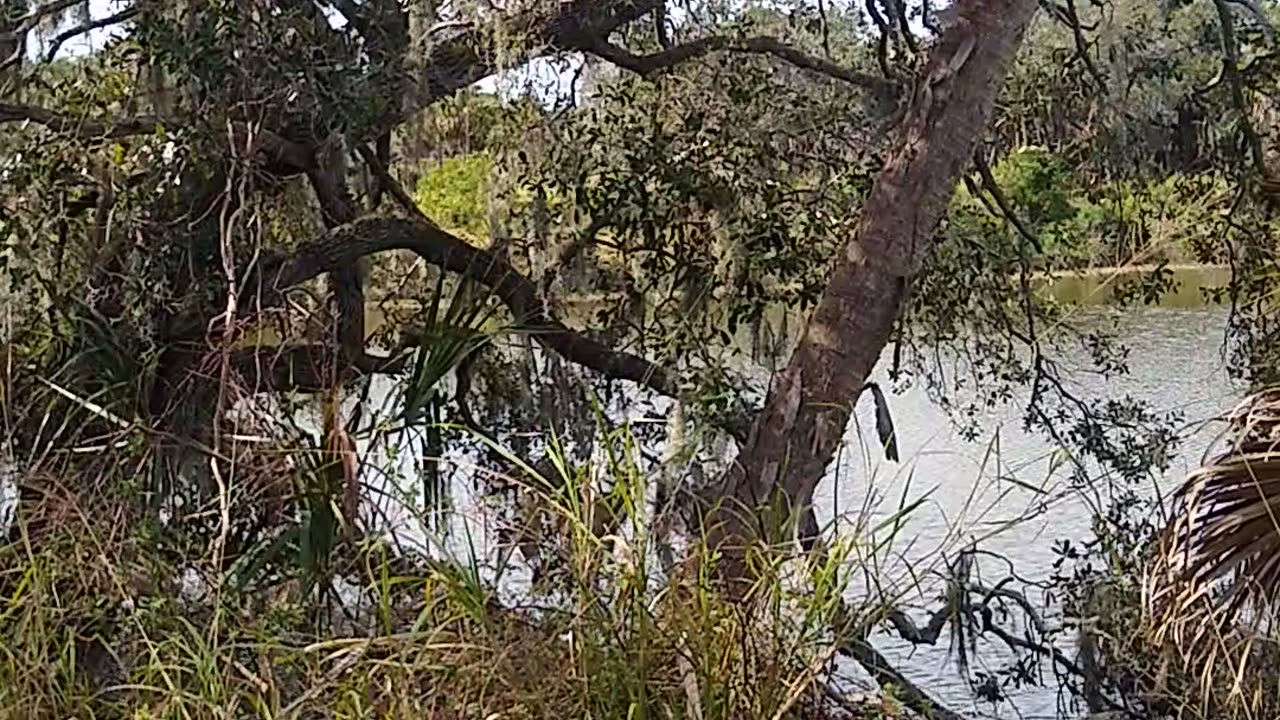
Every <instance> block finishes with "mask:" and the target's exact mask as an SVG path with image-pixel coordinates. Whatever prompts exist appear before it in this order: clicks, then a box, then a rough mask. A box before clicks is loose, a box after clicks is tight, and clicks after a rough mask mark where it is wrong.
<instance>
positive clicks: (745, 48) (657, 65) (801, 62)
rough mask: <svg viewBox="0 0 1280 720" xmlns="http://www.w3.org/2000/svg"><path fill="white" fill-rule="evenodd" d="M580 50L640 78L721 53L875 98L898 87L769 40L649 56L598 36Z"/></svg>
mask: <svg viewBox="0 0 1280 720" xmlns="http://www.w3.org/2000/svg"><path fill="white" fill-rule="evenodd" d="M581 49H582V50H584V51H587V52H590V53H591V54H593V55H596V56H597V57H600V58H602V59H604V60H607V61H609V62H611V63H613V64H614V65H617V66H618V67H621V68H625V69H627V70H630V71H632V72H634V73H637V74H639V75H641V76H643V77H649V76H651V75H655V74H657V73H660V72H663V71H665V70H669V69H671V68H673V67H675V66H676V65H679V64H680V63H683V62H687V61H689V60H693V59H695V58H699V57H703V56H705V55H709V54H711V53H713V52H718V51H722V50H728V51H732V52H741V53H750V54H755V55H772V56H773V57H776V58H778V59H779V60H782V61H784V62H787V63H789V64H791V65H794V66H796V67H798V68H801V69H803V70H809V71H811V72H815V73H818V74H820V75H826V76H827V77H831V78H835V79H837V80H841V81H844V82H847V83H849V84H851V85H856V86H858V87H861V88H864V89H866V90H870V91H871V92H873V93H875V94H876V95H877V96H878V97H895V96H897V94H898V92H899V87H898V84H897V83H894V82H893V81H891V80H886V79H885V78H882V77H880V76H878V75H871V74H869V73H863V72H858V71H856V70H850V69H849V68H846V67H842V66H840V65H837V64H836V63H833V62H831V61H829V60H825V59H823V58H819V57H814V56H812V55H809V54H807V53H804V52H801V51H800V50H797V49H796V48H794V47H791V46H790V45H787V44H786V43H784V42H782V41H780V40H778V39H777V38H772V37H763V36H762V37H752V38H746V39H743V40H734V39H732V38H727V37H724V36H721V35H713V36H711V37H705V38H700V39H698V40H693V41H690V42H687V43H684V44H683V45H677V46H675V47H673V48H670V49H669V50H662V51H661V52H656V53H653V54H651V55H636V54H634V53H632V52H631V51H630V50H627V49H626V48H623V47H619V46H617V45H614V44H613V43H610V42H608V41H606V40H603V39H601V38H599V37H594V38H591V39H590V40H589V41H588V42H586V43H585V44H583V45H582V46H581Z"/></svg>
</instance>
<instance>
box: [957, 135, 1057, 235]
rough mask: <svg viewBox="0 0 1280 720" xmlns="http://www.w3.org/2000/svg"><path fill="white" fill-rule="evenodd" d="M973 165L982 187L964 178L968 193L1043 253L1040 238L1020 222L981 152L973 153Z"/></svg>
mask: <svg viewBox="0 0 1280 720" xmlns="http://www.w3.org/2000/svg"><path fill="white" fill-rule="evenodd" d="M973 165H974V168H975V169H977V171H978V177H980V178H981V179H982V187H978V185H977V184H976V183H974V182H973V179H972V178H969V177H967V176H966V177H965V179H964V184H965V187H966V188H967V189H968V190H969V193H970V194H971V195H973V196H974V197H975V198H977V199H978V200H980V201H982V203H983V204H984V205H986V206H987V210H988V211H990V212H991V214H992V215H1000V216H1003V217H1004V219H1005V220H1006V221H1007V222H1008V223H1009V224H1010V225H1012V226H1013V228H1014V229H1015V230H1017V231H1018V234H1019V235H1021V236H1022V237H1023V239H1024V240H1026V241H1027V242H1029V243H1031V247H1033V248H1035V249H1036V252H1039V253H1043V252H1044V246H1043V245H1041V244H1040V238H1038V237H1036V234H1035V233H1033V232H1031V228H1029V227H1027V224H1026V223H1024V222H1023V221H1022V218H1021V217H1020V216H1019V215H1018V212H1017V210H1015V209H1014V207H1013V203H1011V202H1009V198H1008V197H1007V196H1006V195H1005V194H1004V191H1003V190H1001V189H1000V183H998V182H996V177H995V175H994V174H992V172H991V165H990V164H988V163H987V159H986V158H984V157H982V153H981V152H978V153H974V156H973ZM983 190H986V191H987V193H988V194H989V195H991V199H992V200H994V201H995V203H996V207H994V208H993V207H991V206H990V204H989V203H987V201H986V198H984V197H983V194H982V191H983ZM997 211H998V212H997Z"/></svg>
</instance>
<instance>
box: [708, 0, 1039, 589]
mask: <svg viewBox="0 0 1280 720" xmlns="http://www.w3.org/2000/svg"><path fill="white" fill-rule="evenodd" d="M1036 7H1037V3H1036V1H1035V0H958V3H957V13H956V17H955V19H954V20H953V21H952V22H951V23H950V25H949V26H948V27H946V28H944V30H943V33H942V35H941V36H940V37H939V39H938V41H937V42H936V43H935V44H934V46H933V48H932V49H931V50H930V52H929V55H928V61H927V62H926V63H925V64H924V66H923V68H922V69H921V70H920V72H919V73H918V75H917V77H916V79H915V83H914V90H913V92H912V96H911V98H910V101H909V104H908V106H907V111H906V114H905V115H904V118H903V122H902V125H901V126H900V127H899V130H898V133H899V137H898V140H899V141H898V146H897V149H896V150H895V151H894V152H893V153H892V154H891V155H890V157H889V158H888V160H887V162H886V163H885V166H884V168H883V170H882V171H881V173H880V176H879V177H878V178H877V180H876V183H875V185H874V186H873V188H872V190H871V193H870V195H869V196H868V198H867V201H866V204H865V205H864V207H863V209H862V219H861V223H860V225H859V229H858V232H857V234H856V236H855V237H853V238H851V239H850V241H849V243H848V245H847V246H846V247H845V248H844V250H843V252H842V253H840V254H839V256H838V258H837V259H836V261H835V266H834V267H833V269H832V272H831V276H830V280H829V281H828V283H827V287H826V289H825V290H824V292H823V295H822V297H821V298H820V300H819V303H818V306H817V308H816V309H815V310H814V313H813V315H812V316H811V317H810V319H809V321H808V324H807V325H806V327H805V330H804V332H803V334H802V335H801V338H800V341H799V343H798V345H797V347H796V348H795V350H794V351H793V353H792V356H791V358H790V360H789V362H788V364H787V367H786V368H785V369H784V370H783V372H782V373H780V374H779V375H778V376H776V377H775V379H774V383H773V387H772V389H771V391H770V393H769V396H768V398H767V399H766V403H765V407H764V410H763V411H762V412H761V413H760V415H759V416H758V417H757V419H756V423H755V426H754V428H753V430H752V432H751V436H750V438H749V440H748V442H747V443H746V445H745V446H744V447H743V448H742V450H741V451H740V453H739V455H738V458H737V460H736V462H734V463H733V465H732V466H731V468H730V469H729V470H728V471H727V473H726V474H725V477H724V479H723V484H722V486H721V487H720V495H719V497H717V498H713V499H711V500H713V501H714V505H713V506H712V507H711V508H710V509H709V512H708V514H707V515H706V516H705V522H706V527H707V532H708V541H709V542H710V543H711V547H712V548H713V549H719V550H720V552H721V553H722V557H723V560H724V566H723V567H722V568H721V570H722V573H724V574H725V577H726V579H728V580H731V581H741V580H749V573H748V572H747V568H746V565H745V561H746V557H747V549H748V548H750V547H752V546H756V545H759V544H760V543H766V544H772V543H780V542H782V541H784V540H786V539H788V538H789V537H790V535H789V533H790V530H791V528H792V525H793V522H794V517H795V513H796V511H798V510H800V509H801V508H803V507H805V506H807V505H808V504H809V503H810V501H811V499H812V497H813V492H814V489H815V488H816V487H817V484H818V482H819V480H821V478H822V476H823V474H824V472H825V470H826V468H827V465H828V464H829V463H830V462H831V459H832V457H833V456H834V454H835V451H836V450H837V449H838V448H839V446H840V444H841V441H842V439H843V437H844V432H845V428H846V426H847V425H848V421H849V416H850V414H851V411H852V409H853V406H854V403H855V401H856V400H857V398H858V395H859V394H860V393H861V391H862V388H863V386H864V385H865V383H866V381H867V378H868V376H869V375H870V374H871V370H872V369H873V368H874V366H875V364H876V361H877V360H878V359H879V357H880V353H881V351H882V350H883V348H884V346H885V345H886V344H887V343H888V341H889V339H890V334H891V332H892V330H893V327H894V323H895V321H896V320H897V317H898V314H899V311H900V310H901V306H902V304H903V302H904V299H905V288H906V287H907V283H908V282H909V280H910V279H911V278H912V277H913V276H915V275H916V274H917V273H918V272H919V271H920V267H921V265H922V263H923V262H924V260H925V258H926V257H927V255H928V254H929V252H930V251H931V250H932V248H933V244H934V237H933V236H934V231H935V230H936V228H937V226H938V223H939V221H940V220H941V218H942V216H943V213H944V212H945V211H946V208H947V205H948V203H949V202H950V200H951V197H952V194H953V192H954V190H955V186H956V183H957V182H958V181H959V180H960V179H961V177H962V175H963V173H964V172H965V171H966V169H967V168H968V166H969V163H970V161H971V160H972V157H973V152H974V149H975V146H976V144H977V143H978V141H979V140H980V139H981V137H982V135H983V133H984V132H985V129H986V127H987V124H988V121H989V119H990V116H991V113H992V109H993V107H994V105H995V99H996V96H997V95H998V94H999V91H1000V88H1001V85H1002V84H1003V80H1004V76H1005V73H1006V71H1007V68H1008V66H1009V64H1010V62H1011V61H1012V59H1013V57H1014V55H1015V54H1016V52H1017V49H1018V47H1019V46H1020V44H1021V42H1022V37H1023V34H1024V32H1025V30H1026V27H1027V24H1028V23H1029V22H1030V19H1031V17H1032V15H1033V14H1034V13H1035V10H1036Z"/></svg>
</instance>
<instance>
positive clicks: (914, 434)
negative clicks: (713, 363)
mask: <svg viewBox="0 0 1280 720" xmlns="http://www.w3.org/2000/svg"><path fill="white" fill-rule="evenodd" d="M1077 312H1079V313H1081V315H1080V316H1079V317H1078V318H1077V319H1076V321H1075V322H1076V324H1077V325H1081V324H1083V325H1085V326H1087V325H1088V324H1089V323H1090V322H1095V321H1097V319H1101V318H1102V317H1103V316H1104V315H1106V314H1109V313H1112V311H1111V310H1108V309H1105V308H1099V307H1080V308H1078V309H1077ZM1090 318H1095V319H1094V320H1091V319H1090ZM1226 320H1227V309H1226V308H1223V307H1216V306H1203V305H1202V306H1200V307H1190V308H1185V307H1184V308H1178V307H1173V308H1139V309H1129V310H1126V311H1124V312H1123V314H1121V315H1119V323H1120V325H1119V332H1120V337H1122V338H1123V341H1124V343H1125V344H1126V345H1127V347H1128V348H1129V351H1130V352H1129V360H1128V363H1129V369H1130V373H1129V374H1128V375H1126V376H1123V377H1119V378H1114V379H1111V380H1107V379H1104V378H1103V377H1101V376H1100V375H1098V374H1096V373H1094V372H1092V371H1091V368H1090V365H1089V358H1088V356H1087V354H1086V353H1085V352H1084V350H1083V349H1080V350H1077V351H1075V352H1074V354H1073V353H1072V352H1070V351H1068V352H1067V354H1066V355H1065V356H1058V359H1059V360H1060V361H1061V365H1062V367H1063V370H1064V372H1065V373H1066V376H1065V378H1064V381H1065V384H1066V385H1068V386H1069V388H1070V389H1071V390H1072V391H1073V392H1074V393H1076V394H1077V395H1078V396H1079V397H1082V398H1085V399H1089V400H1102V399H1105V398H1110V397H1118V396H1121V395H1123V394H1125V393H1128V394H1131V395H1133V396H1134V397H1136V398H1138V399H1143V400H1147V401H1149V402H1151V403H1153V405H1154V408H1155V409H1156V410H1158V411H1172V410H1178V411H1181V412H1182V413H1183V415H1184V417H1185V419H1186V421H1187V425H1186V427H1185V432H1184V440H1183V444H1182V446H1181V448H1180V451H1179V454H1178V455H1176V456H1175V457H1174V458H1173V462H1172V465H1171V468H1170V470H1169V472H1168V473H1167V475H1166V476H1165V477H1163V478H1160V479H1159V480H1158V482H1156V481H1153V482H1152V486H1151V487H1149V488H1145V490H1146V492H1149V493H1154V492H1156V491H1157V489H1158V490H1159V491H1161V492H1162V493H1164V494H1166V495H1167V494H1168V492H1169V491H1171V490H1172V489H1173V488H1175V487H1176V486H1177V485H1178V483H1179V481H1180V479H1181V478H1182V477H1183V476H1184V475H1185V473H1186V472H1187V471H1188V470H1189V469H1191V468H1194V467H1195V466H1196V465H1197V464H1198V462H1199V459H1200V457H1201V455H1202V454H1203V453H1204V451H1205V450H1206V448H1207V446H1208V445H1209V443H1210V442H1211V441H1212V440H1213V439H1214V438H1215V436H1216V433H1217V432H1218V431H1219V430H1220V428H1219V427H1217V426H1216V425H1214V424H1207V425H1206V424H1205V423H1206V421H1209V420H1210V419H1211V418H1213V417H1215V416H1217V415H1219V414H1221V413H1222V412H1224V411H1226V410H1229V409H1230V408H1231V407H1232V406H1234V405H1235V404H1236V402H1238V400H1239V398H1240V397H1241V394H1242V388H1240V387H1238V386H1237V385H1236V384H1234V383H1233V382H1232V381H1231V380H1230V379H1229V378H1228V376H1227V372H1226V362H1225V358H1224V356H1223V340H1224V332H1225V327H1226ZM888 362H889V357H888V356H887V355H886V358H885V359H884V360H883V361H882V364H881V367H879V368H877V372H876V373H875V375H874V376H873V377H874V378H875V379H877V380H879V381H881V383H882V386H884V387H885V389H886V391H887V392H888V393H889V402H890V405H891V408H892V411H893V416H894V421H895V425H896V428H897V435H898V442H899V446H900V453H901V458H902V461H901V462H900V463H891V462H888V461H885V460H884V459H883V457H882V455H881V453H880V452H879V448H878V446H876V444H875V443H876V441H875V433H874V423H875V420H874V408H873V403H872V402H871V400H870V398H869V397H864V398H863V399H862V400H861V401H860V402H859V406H858V408H857V413H856V422H854V423H851V425H850V428H849V430H848V435H847V437H846V440H847V443H846V449H845V450H844V451H843V452H842V453H841V455H840V456H839V458H838V461H837V462H836V463H835V464H834V466H833V467H832V469H831V470H830V472H829V474H828V476H827V478H826V479H825V480H824V482H823V483H822V485H821V486H820V487H819V490H818V494H817V498H816V503H817V506H818V514H819V521H820V522H822V523H823V524H824V525H826V524H827V523H830V522H831V521H832V520H833V519H834V518H837V517H840V518H842V519H844V527H845V528H846V529H847V528H849V527H852V525H853V523H854V522H855V521H856V519H857V518H858V517H859V516H863V517H864V518H865V517H870V518H871V519H872V521H873V522H872V524H874V521H875V520H877V519H883V518H887V517H890V516H892V515H893V514H894V513H895V512H897V510H898V507H899V504H900V503H902V504H910V503H912V502H914V501H915V500H917V499H920V498H925V500H924V502H923V504H921V505H920V506H919V507H917V508H916V509H915V510H914V511H913V512H912V513H911V514H910V515H909V516H908V517H907V518H906V520H905V522H904V524H903V527H902V529H901V531H900V532H899V533H898V534H897V536H896V537H897V539H896V541H895V543H894V544H893V545H892V546H891V547H890V548H889V549H888V550H887V551H885V552H881V553H880V554H879V556H878V558H877V562H878V563H879V571H878V573H877V582H879V583H881V585H882V587H885V588H886V589H887V590H889V591H892V590H893V589H894V588H900V589H902V590H903V591H906V590H907V589H908V588H912V587H914V583H913V582H912V577H919V578H921V579H922V586H923V590H920V591H913V592H906V594H905V596H904V597H903V599H902V600H901V601H900V603H899V604H900V606H901V607H903V609H907V610H908V611H909V612H911V614H912V615H913V617H914V618H915V620H916V621H917V623H920V624H923V623H924V622H925V620H926V619H927V616H928V613H929V612H930V611H932V610H933V609H935V608H937V607H938V605H939V603H938V601H937V600H936V597H935V596H936V593H937V591H938V589H939V588H940V587H941V579H940V573H941V571H942V570H943V568H944V565H943V564H942V563H943V558H944V557H946V558H954V557H955V553H956V552H957V551H958V550H959V549H960V548H962V547H964V546H966V545H967V544H969V543H971V542H973V541H974V540H975V539H976V540H977V541H978V547H979V548H980V549H982V550H984V551H988V552H991V553H996V554H999V555H1002V556H1004V557H1005V558H1007V559H1008V560H1009V561H1010V562H1012V563H1013V566H1014V568H1015V570H1016V572H1017V573H1018V575H1019V576H1021V577H1024V578H1028V579H1031V580H1039V579H1044V578H1045V577H1047V576H1048V574H1049V573H1050V571H1051V566H1052V564H1053V562H1054V560H1055V558H1056V556H1055V555H1054V553H1053V552H1052V550H1051V547H1052V543H1053V542H1054V541H1055V540H1060V539H1070V540H1072V541H1073V542H1076V543H1079V542H1081V541H1084V540H1086V539H1088V537H1089V534H1090V513H1089V510H1088V506H1087V505H1086V503H1085V501H1084V499H1083V498H1082V497H1081V496H1080V495H1079V494H1078V493H1077V492H1075V491H1072V490H1071V489H1070V488H1069V486H1068V485H1067V483H1066V480H1067V478H1066V475H1067V472H1068V469H1067V468H1066V467H1065V466H1064V465H1063V464H1062V463H1061V462H1060V461H1059V462H1058V463H1056V464H1055V462H1054V460H1053V456H1054V454H1055V448H1054V447H1053V446H1052V445H1051V444H1050V443H1049V442H1047V441H1046V439H1045V438H1043V437H1041V436H1039V435H1037V434H1033V433H1027V432H1024V431H1023V429H1022V410H1023V408H1024V407H1025V405H1026V402H1027V399H1028V396H1027V393H1025V392H1024V393H1023V394H1022V395H1021V396H1019V397H1016V398H1015V399H1014V400H1013V401H1012V402H1011V403H1009V404H1008V405H1006V406H1004V407H1000V408H997V409H995V410H993V411H990V412H988V413H986V414H985V415H984V416H982V417H980V418H979V420H980V425H981V428H982V432H981V433H980V436H979V437H978V438H977V439H976V440H972V441H969V440H966V439H964V438H963V437H962V436H961V433H960V431H959V430H958V429H957V428H956V427H954V426H953V424H952V423H951V422H950V420H949V419H948V417H947V416H946V414H945V413H944V412H943V411H942V410H941V409H939V408H938V407H937V406H936V405H935V404H934V403H933V402H932V401H931V400H930V399H929V397H928V396H927V393H926V392H925V391H924V390H923V389H922V388H919V387H916V388H910V389H907V390H905V391H904V392H902V393H901V394H898V393H895V392H893V390H892V389H891V388H890V387H888V383H887V382H885V378H884V373H885V372H886V370H885V367H886V366H887V364H888ZM873 450H874V452H873ZM1055 468H1056V469H1055ZM461 474H462V475H466V474H467V473H466V472H465V471H464V472H463V473H461ZM1009 477H1013V478H1016V479H1017V480H1018V482H1016V483H1015V482H1011V481H1009V480H1008V479H1007V478H1009ZM470 485H471V483H470V482H465V481H462V482H455V484H454V489H453V491H452V492H453V495H454V503H455V508H456V511H457V512H456V514H455V516H454V517H453V518H452V519H451V520H450V523H449V524H450V527H451V532H450V536H449V537H448V538H431V539H429V538H428V535H430V534H431V533H427V532H425V531H423V530H422V529H421V528H420V527H419V528H412V527H409V528H405V529H403V530H402V534H401V538H402V539H404V540H407V541H408V543H409V544H413V545H426V546H435V547H441V546H444V547H447V548H449V549H450V551H451V552H453V553H454V554H456V556H458V557H459V559H465V558H466V557H467V556H469V555H471V554H472V553H475V554H477V555H479V556H481V557H485V556H488V557H492V553H493V552H494V551H495V550H496V548H495V546H494V537H493V528H492V527H491V526H490V524H489V520H488V518H487V517H486V516H485V514H484V513H483V512H481V511H480V510H479V508H478V507H477V501H476V498H475V497H473V496H472V491H471V490H470V489H469V486H470ZM866 526H867V524H866V523H865V522H864V524H863V527H866ZM868 544H869V543H868ZM979 567H980V568H981V572H982V580H983V582H984V583H985V584H987V585H993V584H995V583H996V582H998V581H999V580H1000V579H1001V578H1002V577H1003V576H1004V575H1005V574H1007V566H1005V565H1003V564H1002V563H1001V562H1000V561H997V560H994V559H991V558H983V559H981V560H980V562H979ZM524 577H525V576H524V573H523V572H520V571H516V572H514V573H513V574H510V575H509V576H508V577H507V580H508V581H509V582H504V583H503V585H504V586H505V588H504V589H505V590H506V592H503V593H502V594H503V595H506V596H508V597H509V598H510V599H512V600H514V599H515V598H516V597H518V595H519V590H517V588H518V587H519V586H521V585H523V579H524ZM865 587H866V586H865V583H864V582H863V580H862V578H861V577H860V576H855V577H853V578H852V581H851V585H850V588H849V597H850V599H851V600H857V599H858V598H860V597H865ZM1030 597H1031V599H1032V601H1033V602H1037V604H1039V602H1040V598H1037V597H1034V596H1030ZM1046 621H1047V622H1049V624H1050V625H1053V624H1054V623H1053V618H1051V617H1047V618H1046ZM1010 630H1011V631H1013V632H1014V634H1020V633H1021V629H1020V627H1019V626H1010ZM874 642H875V644H876V645H877V647H879V648H880V649H881V650H882V651H883V652H884V653H885V654H886V655H887V656H888V657H889V658H890V659H891V660H893V661H894V662H895V663H896V664H898V666H899V667H900V668H901V669H903V670H904V671H905V672H906V673H907V674H908V676H909V677H910V678H911V679H912V680H914V681H915V682H917V683H918V684H919V685H920V686H922V687H924V688H927V689H928V690H929V691H930V692H932V693H934V694H935V696H936V697H938V698H939V699H940V700H943V701H945V702H947V703H948V704H949V705H950V706H951V707H953V708H956V709H963V710H965V711H966V712H968V713H970V714H972V716H973V717H1016V716H1020V717H1023V718H1054V717H1060V716H1061V715H1059V712H1060V710H1061V711H1062V712H1063V713H1064V714H1066V716H1071V714H1070V713H1067V711H1066V708H1065V706H1060V699H1059V697H1058V694H1057V690H1056V686H1053V677H1052V675H1051V674H1048V673H1047V674H1046V676H1045V677H1046V681H1047V682H1048V683H1049V684H1050V685H1051V687H1049V688H1029V689H1022V690H1018V691H1012V692H1011V694H1012V696H1013V700H1014V702H1015V703H1016V706H1017V713H1015V712H1014V711H1013V710H1012V709H1011V708H1010V707H1009V706H1008V705H1003V706H1001V707H999V708H996V709H993V708H991V707H990V706H984V705H981V704H977V703H975V702H974V701H973V699H972V695H971V693H970V691H969V689H968V687H967V685H966V684H965V682H964V681H963V680H962V679H961V678H960V677H959V675H958V673H957V670H956V668H955V664H954V662H949V660H948V648H947V636H946V633H945V632H944V634H943V637H942V638H941V639H940V640H939V645H938V646H936V647H926V646H922V647H913V646H911V645H910V644H908V643H905V642H904V641H902V640H900V639H898V638H896V637H894V636H893V635H891V634H889V633H887V632H882V633H880V634H878V635H877V636H875V637H874ZM1059 647H1060V648H1061V649H1062V650H1063V651H1064V652H1067V653H1068V654H1069V655H1073V654H1074V648H1073V647H1071V645H1070V643H1069V640H1064V641H1062V642H1060V644H1059ZM1002 659H1007V653H1005V652H1003V646H999V645H990V644H984V643H981V642H980V643H979V653H978V656H977V658H976V659H975V660H973V661H972V670H973V671H981V670H983V669H984V668H988V667H991V668H994V667H995V666H998V665H999V664H1000V661H1001V660H1002ZM851 665H852V664H851V663H845V664H844V665H843V666H842V668H841V669H842V671H847V673H848V674H849V675H850V676H852V677H854V678H858V677H862V678H864V679H865V676H864V675H863V674H862V673H861V670H860V668H857V667H856V666H851ZM853 686H854V687H855V688H856V687H858V686H859V683H857V682H854V683H853Z"/></svg>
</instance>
